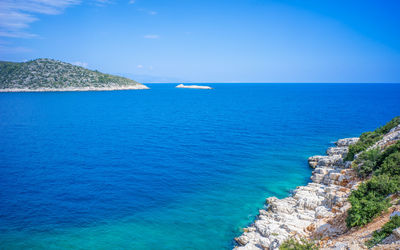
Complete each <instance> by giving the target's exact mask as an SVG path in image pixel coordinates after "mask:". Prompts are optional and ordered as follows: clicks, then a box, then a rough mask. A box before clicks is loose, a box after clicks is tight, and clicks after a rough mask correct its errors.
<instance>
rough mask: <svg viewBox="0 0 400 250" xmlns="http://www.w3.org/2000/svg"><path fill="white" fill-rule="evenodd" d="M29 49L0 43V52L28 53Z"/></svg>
mask: <svg viewBox="0 0 400 250" xmlns="http://www.w3.org/2000/svg"><path fill="white" fill-rule="evenodd" d="M29 52H32V50H31V49H29V48H25V47H10V46H3V45H0V54H18V53H29Z"/></svg>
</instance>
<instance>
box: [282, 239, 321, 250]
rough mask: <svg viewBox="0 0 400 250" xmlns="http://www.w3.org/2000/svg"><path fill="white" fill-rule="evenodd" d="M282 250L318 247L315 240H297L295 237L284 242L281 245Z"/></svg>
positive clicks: (303, 249) (301, 249) (313, 248)
mask: <svg viewBox="0 0 400 250" xmlns="http://www.w3.org/2000/svg"><path fill="white" fill-rule="evenodd" d="M279 249H280V250H289V249H290V250H316V249H318V247H317V246H316V245H315V243H314V242H312V241H308V240H306V239H301V240H300V241H297V240H295V239H288V240H286V241H285V242H283V243H282V245H280V247H279Z"/></svg>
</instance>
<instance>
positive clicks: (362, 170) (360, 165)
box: [355, 148, 382, 177]
mask: <svg viewBox="0 0 400 250" xmlns="http://www.w3.org/2000/svg"><path fill="white" fill-rule="evenodd" d="M381 155H382V153H381V151H380V150H379V149H378V148H374V149H370V150H368V151H364V152H362V153H361V154H360V156H359V157H358V158H357V160H356V161H355V163H356V164H357V167H356V171H357V173H358V175H359V176H360V177H367V176H368V175H370V174H371V173H372V172H373V171H374V170H375V169H376V168H377V162H378V160H379V159H380V156H381Z"/></svg>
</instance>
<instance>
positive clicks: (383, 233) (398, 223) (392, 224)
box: [365, 215, 400, 248]
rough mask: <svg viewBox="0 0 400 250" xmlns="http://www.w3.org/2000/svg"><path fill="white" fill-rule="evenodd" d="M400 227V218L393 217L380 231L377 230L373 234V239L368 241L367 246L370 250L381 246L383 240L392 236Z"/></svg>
mask: <svg viewBox="0 0 400 250" xmlns="http://www.w3.org/2000/svg"><path fill="white" fill-rule="evenodd" d="M398 227H400V216H397V215H396V216H393V217H392V218H391V219H390V221H388V222H387V223H386V224H385V225H383V227H382V228H381V229H380V230H376V231H374V232H373V234H372V239H370V240H369V241H367V242H366V243H365V245H366V246H367V247H369V248H371V247H373V246H375V245H377V244H379V243H380V242H382V240H383V239H385V238H386V237H388V236H389V235H390V234H392V232H393V230H394V229H396V228H398Z"/></svg>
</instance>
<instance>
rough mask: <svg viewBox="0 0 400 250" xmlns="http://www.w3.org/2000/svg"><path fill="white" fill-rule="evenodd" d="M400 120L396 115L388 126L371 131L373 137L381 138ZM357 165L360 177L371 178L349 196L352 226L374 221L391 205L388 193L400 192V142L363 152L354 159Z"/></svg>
mask: <svg viewBox="0 0 400 250" xmlns="http://www.w3.org/2000/svg"><path fill="white" fill-rule="evenodd" d="M399 122H400V117H396V118H394V119H393V120H392V121H390V122H389V123H388V124H386V125H385V126H383V127H381V128H379V129H377V130H375V131H374V132H369V133H375V136H373V137H374V138H375V137H376V136H378V137H379V138H381V137H382V135H383V134H385V133H387V132H388V131H390V129H392V128H393V127H395V126H397V125H398V124H399ZM364 134H365V133H364ZM371 138H372V137H371ZM364 142H365V141H364ZM368 143H370V142H368ZM360 145H363V144H360ZM371 145H372V144H371ZM363 147H364V146H363ZM354 166H355V167H354V168H355V170H356V171H357V172H358V174H359V176H360V177H363V178H367V177H368V178H369V177H370V176H371V178H370V179H368V180H367V181H365V182H363V183H362V184H361V185H360V186H359V188H358V189H357V190H354V191H352V193H351V194H350V196H349V202H350V203H351V206H352V207H351V208H350V209H349V211H348V216H347V218H346V223H347V226H348V227H350V228H351V227H356V226H364V225H366V224H368V223H369V222H371V221H372V220H373V219H374V218H375V217H377V216H378V215H380V214H381V212H382V211H384V210H385V209H387V208H388V207H389V206H390V205H391V204H390V197H389V196H390V195H391V194H394V193H396V192H399V191H400V141H398V142H397V143H395V144H394V145H391V146H389V147H387V148H386V149H385V150H384V151H381V150H380V149H379V148H374V149H370V150H366V151H364V152H362V153H361V154H360V155H359V157H358V158H357V159H356V160H355V161H354Z"/></svg>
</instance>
